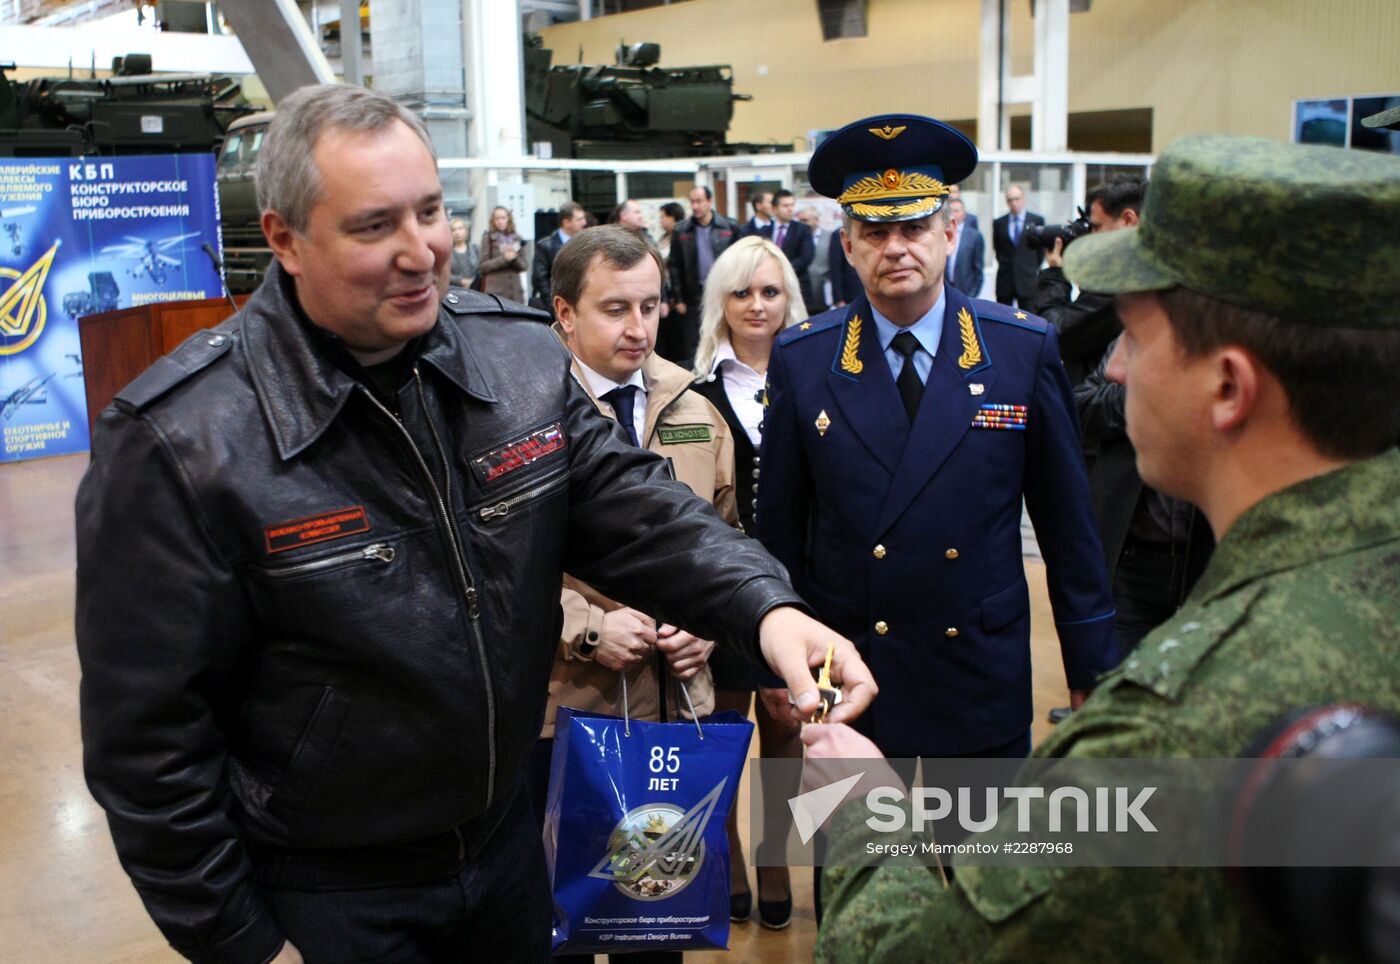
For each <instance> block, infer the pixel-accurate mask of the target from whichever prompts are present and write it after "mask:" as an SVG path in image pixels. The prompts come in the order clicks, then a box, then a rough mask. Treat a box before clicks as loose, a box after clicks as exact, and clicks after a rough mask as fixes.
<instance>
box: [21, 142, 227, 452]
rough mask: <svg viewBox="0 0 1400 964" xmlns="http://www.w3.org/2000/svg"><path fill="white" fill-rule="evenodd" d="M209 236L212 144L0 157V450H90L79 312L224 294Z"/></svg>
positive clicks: (212, 227) (214, 204) (215, 241)
mask: <svg viewBox="0 0 1400 964" xmlns="http://www.w3.org/2000/svg"><path fill="white" fill-rule="evenodd" d="M206 245H207V246H208V247H209V250H210V251H219V250H220V245H221V243H220V237H219V204H218V195H217V194H216V193H215V187H214V156H213V155H212V154H168V155H159V156H146V157H93V158H68V157H63V158H34V157H29V158H2V159H0V433H3V434H2V435H0V438H2V439H3V441H0V462H11V461H18V460H20V459H32V458H41V457H44V456H50V455H66V454H68V453H70V452H82V451H86V449H87V447H88V431H87V405H86V403H85V400H84V393H83V362H84V359H83V357H82V348H81V347H80V344H79V341H78V319H79V318H81V317H83V316H84V315H89V314H95V313H97V312H103V311H111V310H113V309H115V308H130V307H133V306H137V305H144V304H150V303H152V302H157V301H189V300H194V299H201V298H212V297H218V296H219V294H220V292H221V291H222V287H221V283H220V279H219V273H218V270H217V269H216V268H215V266H214V262H213V260H212V259H211V258H210V256H209V253H208V252H206V250H205V246H206ZM88 362H89V363H91V364H94V365H98V364H101V359H88Z"/></svg>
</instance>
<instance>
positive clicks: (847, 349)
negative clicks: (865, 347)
mask: <svg viewBox="0 0 1400 964" xmlns="http://www.w3.org/2000/svg"><path fill="white" fill-rule="evenodd" d="M860 326H861V320H860V315H855V316H853V317H852V318H851V323H850V324H849V325H847V326H846V344H845V346H844V347H843V348H842V349H841V370H842V371H844V372H850V373H851V374H852V375H859V374H860V373H861V372H863V371H865V362H863V361H861V360H860V358H859V357H858V356H859V354H860Z"/></svg>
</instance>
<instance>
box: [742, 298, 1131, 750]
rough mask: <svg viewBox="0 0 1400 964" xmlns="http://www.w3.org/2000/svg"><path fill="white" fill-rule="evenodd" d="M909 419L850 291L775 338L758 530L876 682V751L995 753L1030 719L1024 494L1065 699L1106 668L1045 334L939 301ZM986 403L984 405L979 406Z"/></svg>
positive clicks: (1101, 587)
mask: <svg viewBox="0 0 1400 964" xmlns="http://www.w3.org/2000/svg"><path fill="white" fill-rule="evenodd" d="M945 290H946V291H947V307H946V310H945V313H944V318H943V332H942V340H941V342H940V343H939V346H938V354H937V356H936V357H935V358H934V362H933V369H932V371H931V372H930V373H929V376H928V379H927V381H926V382H925V387H924V392H923V396H922V399H921V401H920V407H919V410H918V412H917V415H916V418H915V420H914V423H913V425H912V426H911V425H910V424H909V419H908V417H907V416H906V415H905V412H904V408H903V405H902V403H901V401H900V397H899V392H898V390H897V389H896V388H895V380H894V376H893V375H891V373H890V368H889V364H888V363H887V362H886V360H885V356H884V354H883V352H882V351H881V348H880V344H879V340H878V337H877V333H876V329H875V322H874V319H873V318H872V316H871V313H870V304H869V302H868V301H867V300H866V298H865V296H864V295H861V296H860V297H859V298H858V299H857V300H855V301H854V302H852V304H851V305H849V306H847V307H846V308H841V309H836V310H834V311H830V312H827V313H825V314H823V315H819V316H818V317H816V318H814V319H812V321H811V322H810V323H809V324H804V325H799V326H796V327H794V328H790V329H788V330H787V331H785V332H783V333H782V334H780V335H779V336H778V340H777V344H776V345H775V346H774V350H773V356H772V359H771V361H770V363H769V368H768V379H769V388H768V402H769V405H768V412H767V415H766V416H765V419H764V431H763V448H762V461H763V485H762V487H761V489H760V493H759V498H758V510H757V515H756V518H755V523H754V524H755V530H756V532H755V534H756V535H757V537H758V538H759V539H760V540H761V541H762V542H763V543H764V545H765V546H766V547H767V548H768V549H769V550H770V551H771V552H772V553H773V554H774V555H775V556H777V557H778V559H779V560H780V561H781V562H782V563H783V564H784V565H786V566H787V568H788V571H789V572H790V573H792V575H793V579H794V585H795V586H796V588H797V589H798V591H799V592H800V593H801V594H802V595H803V596H804V597H805V598H806V599H807V601H808V602H809V603H811V605H812V606H813V607H814V608H815V610H816V611H817V614H818V615H819V617H820V618H821V619H822V620H823V621H825V622H826V623H827V624H828V625H830V626H831V627H832V628H834V629H836V630H837V631H839V632H841V633H843V634H844V635H846V636H849V637H850V638H851V639H852V640H854V641H855V643H856V646H857V647H858V648H859V649H860V651H861V655H862V657H863V658H864V659H865V661H866V662H867V663H868V664H869V665H870V668H871V670H872V671H873V672H874V674H875V678H876V681H877V682H878V683H879V685H880V695H879V697H878V698H877V700H876V702H875V704H874V706H873V707H872V708H871V709H870V711H869V712H867V713H866V714H865V716H864V717H863V718H862V719H861V720H859V721H857V723H856V724H855V725H856V727H857V728H858V729H861V730H862V731H863V732H865V733H866V734H867V735H869V736H870V737H871V738H872V739H873V740H874V741H875V743H876V744H877V745H878V746H879V747H880V749H881V750H882V751H883V752H884V753H885V754H886V755H888V756H920V755H921V756H953V755H961V754H967V753H973V752H976V751H979V750H984V749H988V748H991V747H996V746H999V745H1002V744H1006V743H1009V742H1011V741H1012V740H1014V739H1016V738H1017V737H1019V736H1021V735H1023V734H1024V733H1025V732H1026V730H1027V728H1028V727H1029V726H1030V723H1031V716H1032V708H1031V659H1030V597H1029V591H1028V588H1027V585H1026V580H1025V571H1024V565H1023V562H1022V556H1021V535H1020V518H1021V500H1022V497H1023V496H1024V498H1025V502H1026V505H1027V507H1028V508H1029V510H1030V514H1031V519H1032V521H1033V522H1034V523H1035V527H1036V534H1037V537H1038V539H1039V542H1040V547H1041V551H1042V554H1043V555H1044V558H1045V561H1046V565H1047V568H1048V576H1049V586H1050V599H1051V603H1052V606H1053V609H1054V613H1055V624H1056V627H1057V629H1058V631H1059V636H1060V643H1061V649H1062V652H1063V656H1064V663H1065V673H1066V676H1067V677H1068V680H1069V684H1070V687H1071V688H1072V689H1089V688H1090V687H1092V686H1093V685H1094V682H1095V680H1096V679H1097V677H1098V676H1099V674H1101V673H1103V672H1105V671H1107V670H1109V669H1111V668H1112V667H1113V666H1115V665H1116V663H1117V661H1118V657H1117V650H1116V644H1115V642H1114V637H1113V603H1112V597H1111V594H1110V591H1109V582H1108V576H1107V573H1106V571H1105V569H1104V563H1103V555H1102V552H1101V550H1100V547H1099V539H1098V535H1097V534H1096V530H1095V527H1094V517H1093V512H1092V510H1091V508H1090V504H1089V494H1088V484H1087V481H1086V478H1085V471H1084V462H1083V458H1082V456H1081V454H1080V445H1079V435H1078V429H1077V427H1076V423H1075V417H1074V407H1073V403H1072V401H1071V397H1070V387H1069V383H1068V381H1067V380H1066V378H1065V374H1064V368H1063V366H1062V365H1061V363H1060V356H1059V350H1058V348H1057V346H1056V340H1055V331H1054V329H1053V328H1052V327H1050V326H1049V325H1047V324H1046V323H1045V322H1044V321H1043V320H1041V319H1040V318H1037V317H1035V316H1033V315H1028V314H1026V313H1025V312H1018V311H1015V310H1014V309H1012V308H1009V307H1007V306H1004V305H999V304H994V303H992V302H987V301H974V300H972V299H969V298H967V297H965V296H964V295H962V294H960V293H959V292H958V291H956V290H955V289H953V288H951V287H947V288H946V289H945ZM990 406H997V407H990Z"/></svg>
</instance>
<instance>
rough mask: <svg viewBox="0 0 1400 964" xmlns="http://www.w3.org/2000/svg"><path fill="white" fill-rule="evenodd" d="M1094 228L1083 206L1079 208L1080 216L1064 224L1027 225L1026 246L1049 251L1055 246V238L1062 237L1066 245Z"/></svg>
mask: <svg viewBox="0 0 1400 964" xmlns="http://www.w3.org/2000/svg"><path fill="white" fill-rule="evenodd" d="M1093 230H1094V225H1093V224H1091V223H1090V221H1089V215H1088V214H1086V213H1085V212H1084V209H1083V208H1080V209H1079V217H1077V218H1075V219H1074V220H1073V221H1067V222H1065V223H1064V224H1028V225H1026V247H1028V248H1031V249H1033V250H1036V251H1039V250H1042V249H1044V250H1046V251H1049V250H1050V249H1052V248H1053V247H1055V239H1056V238H1061V239H1063V240H1064V242H1065V247H1066V248H1068V247H1069V243H1070V242H1071V241H1073V240H1074V239H1075V238H1078V237H1081V236H1083V235H1086V234H1088V233H1090V232H1091V231H1093Z"/></svg>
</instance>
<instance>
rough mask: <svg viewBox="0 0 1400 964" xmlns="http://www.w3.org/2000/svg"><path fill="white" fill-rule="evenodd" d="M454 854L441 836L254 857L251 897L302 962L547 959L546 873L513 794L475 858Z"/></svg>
mask: <svg viewBox="0 0 1400 964" xmlns="http://www.w3.org/2000/svg"><path fill="white" fill-rule="evenodd" d="M462 847H463V844H462V842H461V839H460V838H458V837H457V835H456V834H448V835H446V836H445V837H444V838H442V839H441V840H438V839H436V838H435V839H433V840H428V841H419V842H417V843H414V844H405V845H387V846H381V847H366V848H359V849H357V850H355V851H351V850H343V851H334V852H329V853H325V852H315V851H296V852H288V851H260V852H257V853H256V854H255V864H256V866H257V872H258V881H259V887H258V892H259V895H260V896H261V897H262V898H263V900H264V901H265V902H266V903H267V905H268V907H269V909H270V910H271V911H272V915H273V917H275V918H276V919H277V923H278V924H279V925H281V927H282V930H283V931H284V932H285V933H286V935H287V939H288V940H290V941H291V942H292V944H294V945H295V946H296V948H297V950H299V951H300V952H301V954H302V957H303V958H305V960H306V962H307V964H318V962H327V964H332V962H334V964H344V962H347V961H381V962H400V961H402V962H408V961H413V962H424V961H431V962H439V961H440V962H443V964H447V962H453V964H456V962H461V961H512V962H520V964H535V962H546V961H548V960H549V945H550V940H549V931H550V926H551V921H550V894H549V882H548V875H547V874H546V873H545V866H544V849H543V847H542V846H541V844H540V835H539V832H538V830H537V829H536V826H535V821H534V818H533V814H532V812H531V809H530V800H529V797H528V795H527V793H526V792H524V790H523V788H522V789H521V790H520V791H519V792H517V793H516V794H515V800H514V802H513V803H511V804H510V805H509V807H508V808H507V809H506V811H505V813H504V815H503V816H502V817H501V821H500V823H499V824H498V825H497V826H496V828H495V831H494V832H493V833H491V834H490V836H489V837H488V838H487V839H486V840H485V841H483V842H482V843H481V844H480V849H479V850H476V851H475V852H474V853H470V855H469V856H468V857H467V859H465V860H462V859H460V858H459V857H458V854H460V853H462V852H463V850H462ZM390 881H395V882H390ZM504 921H509V922H510V925H511V926H509V927H502V926H501V924H502V922H504Z"/></svg>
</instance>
